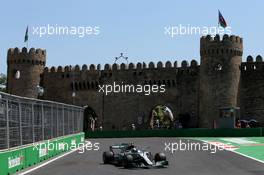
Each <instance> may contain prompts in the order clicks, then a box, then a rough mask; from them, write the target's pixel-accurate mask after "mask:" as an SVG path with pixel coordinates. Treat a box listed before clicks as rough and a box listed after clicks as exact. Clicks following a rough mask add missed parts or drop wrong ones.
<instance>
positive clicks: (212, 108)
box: [199, 35, 243, 128]
mask: <svg viewBox="0 0 264 175" xmlns="http://www.w3.org/2000/svg"><path fill="white" fill-rule="evenodd" d="M242 54H243V40H242V38H240V37H238V36H234V35H231V36H228V35H224V36H223V39H222V40H221V39H220V36H219V35H216V36H215V37H214V38H213V37H211V36H210V35H207V36H206V37H204V36H203V37H201V40H200V55H201V66H200V95H199V96H200V98H199V99H200V101H199V116H200V127H208V128H211V127H213V126H214V124H215V121H217V120H218V118H219V113H220V109H221V108H226V107H231V108H232V107H237V96H238V90H239V80H240V65H241V61H242Z"/></svg>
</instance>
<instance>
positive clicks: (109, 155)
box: [103, 151, 114, 164]
mask: <svg viewBox="0 0 264 175" xmlns="http://www.w3.org/2000/svg"><path fill="white" fill-rule="evenodd" d="M113 157H114V153H113V152H111V151H105V152H104V153H103V162H104V164H108V163H110V162H111V160H112V159H113Z"/></svg>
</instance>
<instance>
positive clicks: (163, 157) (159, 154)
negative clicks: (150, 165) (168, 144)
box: [154, 153, 166, 162]
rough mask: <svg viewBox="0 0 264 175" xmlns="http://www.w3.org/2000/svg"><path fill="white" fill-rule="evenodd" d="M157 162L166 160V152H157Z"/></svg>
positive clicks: (155, 158)
mask: <svg viewBox="0 0 264 175" xmlns="http://www.w3.org/2000/svg"><path fill="white" fill-rule="evenodd" d="M154 160H155V162H159V161H163V160H166V156H165V154H164V153H157V154H155V157H154Z"/></svg>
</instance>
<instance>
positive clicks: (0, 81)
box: [0, 73, 7, 92]
mask: <svg viewBox="0 0 264 175" xmlns="http://www.w3.org/2000/svg"><path fill="white" fill-rule="evenodd" d="M6 81H7V77H6V75H5V74H2V73H1V74H0V91H2V92H5V91H6Z"/></svg>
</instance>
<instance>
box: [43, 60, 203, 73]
mask: <svg viewBox="0 0 264 175" xmlns="http://www.w3.org/2000/svg"><path fill="white" fill-rule="evenodd" d="M198 67H199V65H198V63H197V61H196V60H192V61H191V62H190V63H189V62H188V61H186V60H184V61H182V62H181V67H178V66H177V61H175V62H174V64H172V63H171V62H170V61H167V62H166V63H165V64H164V63H163V62H161V61H159V62H158V63H157V64H155V63H153V62H150V63H149V64H146V63H144V62H143V63H137V64H136V65H135V64H134V63H129V64H124V63H122V64H116V63H115V64H112V65H111V64H105V65H104V69H101V65H100V64H98V65H96V66H95V65H94V64H91V65H90V66H87V65H86V64H84V65H83V66H82V67H80V66H79V65H76V66H64V67H62V66H58V67H54V66H52V67H51V68H49V67H45V69H44V73H67V72H86V71H88V72H94V71H112V72H114V71H122V70H133V71H134V70H142V71H144V70H151V69H155V70H162V69H163V70H164V69H168V70H169V69H195V68H198Z"/></svg>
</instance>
